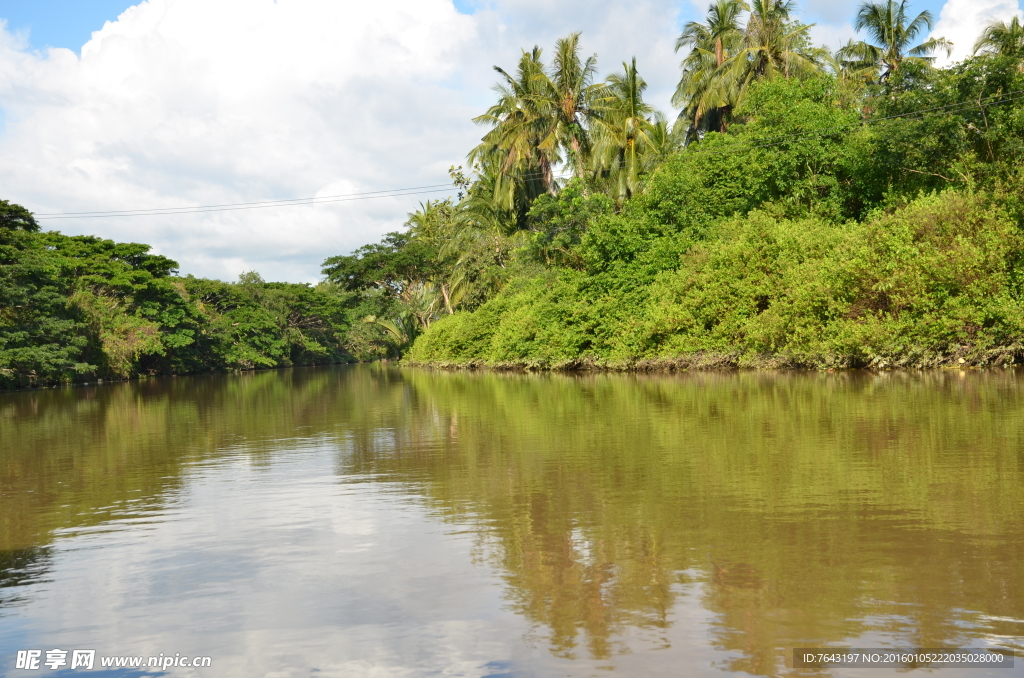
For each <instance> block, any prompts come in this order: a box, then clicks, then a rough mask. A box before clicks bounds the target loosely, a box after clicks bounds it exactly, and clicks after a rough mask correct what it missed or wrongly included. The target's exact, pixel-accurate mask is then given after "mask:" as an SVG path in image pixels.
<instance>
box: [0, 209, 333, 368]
mask: <svg viewBox="0 0 1024 678" xmlns="http://www.w3.org/2000/svg"><path fill="white" fill-rule="evenodd" d="M149 249H150V248H149V247H148V246H147V245H139V244H134V243H115V242H112V241H109V240H102V239H100V238H95V237H89V236H74V237H69V236H64V235H61V234H59V233H55V232H49V233H40V232H38V227H37V226H36V224H35V222H34V220H32V218H31V215H30V214H28V212H27V211H25V210H24V209H23V208H21V207H19V206H16V205H9V204H8V203H2V204H0V388H17V387H25V386H38V385H47V384H56V383H67V382H73V381H88V380H94V379H103V378H107V379H110V378H125V377H131V376H136V375H145V374H182V373H189V372H201V371H215V370H230V369H252V368H255V367H276V366H284V365H304V364H315V363H326V362H341V361H348V360H352V359H353V358H352V355H351V353H350V352H349V351H348V350H347V349H346V348H345V344H346V341H347V333H348V330H349V327H350V325H351V321H350V317H351V313H352V311H351V306H352V304H351V299H350V296H346V295H343V294H339V293H338V292H337V291H335V290H333V289H332V288H331V287H330V286H321V287H317V288H314V287H309V286H307V285H295V284H287V283H264V282H263V281H262V280H261V279H260V278H259V276H258V275H255V274H252V273H250V274H245V275H243V276H242V278H241V280H240V281H239V282H238V283H236V284H229V283H223V282H219V281H215V280H203V279H198V278H193V277H191V276H190V277H187V278H179V277H175V276H173V275H172V274H173V273H174V271H175V269H176V268H177V264H176V263H175V262H173V261H171V260H170V259H167V258H166V257H162V256H159V255H154V254H150V253H149Z"/></svg>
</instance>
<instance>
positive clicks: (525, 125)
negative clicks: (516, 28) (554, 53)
mask: <svg viewBox="0 0 1024 678" xmlns="http://www.w3.org/2000/svg"><path fill="white" fill-rule="evenodd" d="M494 70H496V71H497V72H498V73H499V74H501V77H502V81H503V82H499V83H498V84H497V85H495V87H494V90H495V92H497V93H498V103H496V104H494V105H493V106H491V108H490V109H488V111H487V112H486V113H485V114H483V115H481V116H479V117H476V118H474V119H473V122H475V123H477V124H478V125H490V127H491V130H490V131H489V132H487V134H485V135H484V137H483V140H482V142H481V143H480V144H479V145H478V146H477V147H476V148H474V149H473V150H472V151H470V153H469V161H470V164H471V165H476V166H487V167H489V168H493V169H494V170H495V172H494V179H495V185H494V195H495V197H496V198H497V199H498V200H499V201H500V202H501V203H502V204H503V205H504V206H505V207H506V208H512V207H513V205H514V204H515V202H516V199H517V197H519V196H521V195H523V194H526V195H527V196H528V197H529V199H531V200H532V199H533V198H534V197H536V196H537V195H540V194H541V193H543V192H544V191H548V192H550V193H554V191H555V179H554V172H553V168H554V166H556V165H557V164H558V163H559V162H561V160H562V158H561V156H560V155H559V147H558V144H557V143H555V142H554V140H553V130H552V125H551V119H552V115H551V106H550V102H549V100H548V99H547V97H545V96H544V93H545V92H544V90H545V80H546V79H547V77H546V75H545V73H544V64H543V63H542V62H541V49H540V48H539V47H534V48H533V51H531V52H525V51H524V52H523V55H522V57H521V58H520V59H519V65H518V68H517V69H516V74H515V76H514V77H513V76H512V75H510V74H509V73H507V72H506V71H505V70H503V69H502V68H500V67H498V66H495V67H494Z"/></svg>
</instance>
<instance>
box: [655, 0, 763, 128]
mask: <svg viewBox="0 0 1024 678" xmlns="http://www.w3.org/2000/svg"><path fill="white" fill-rule="evenodd" d="M749 9H750V8H749V6H748V5H747V4H746V3H745V2H744V1H743V0H717V1H716V2H715V3H713V4H712V5H710V6H709V7H708V16H707V23H700V22H697V21H690V22H689V23H687V24H686V25H685V26H684V27H683V32H682V33H681V34H680V36H679V38H678V39H677V40H676V51H677V52H678V51H679V50H680V49H682V48H684V47H688V48H690V52H689V53H688V54H687V56H686V59H685V60H684V61H683V63H682V69H683V75H682V78H680V80H679V85H678V86H677V87H676V91H675V94H674V95H673V96H672V103H673V104H674V105H675V106H678V107H679V108H681V109H683V110H682V112H681V113H680V117H682V118H685V119H686V120H688V121H689V123H690V126H691V128H693V129H698V128H704V129H718V130H719V131H721V132H724V131H725V126H726V117H727V116H728V114H729V111H730V110H731V109H732V107H733V106H734V105H735V104H736V99H737V94H738V89H737V88H736V87H735V86H733V85H734V83H732V82H730V81H729V79H728V78H725V77H722V75H723V74H722V72H721V70H722V66H723V65H724V64H725V62H726V61H728V60H729V59H730V58H732V57H733V56H735V54H736V53H737V52H738V51H739V50H740V49H742V46H743V26H742V25H741V24H740V16H741V14H742V13H743V12H745V11H748V10H749ZM705 121H706V124H704V125H702V124H701V123H702V122H705Z"/></svg>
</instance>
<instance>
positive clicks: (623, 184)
mask: <svg viewBox="0 0 1024 678" xmlns="http://www.w3.org/2000/svg"><path fill="white" fill-rule="evenodd" d="M622 67H623V73H622V74H618V73H613V74H612V75H609V76H608V78H607V86H606V89H605V91H606V95H605V96H604V97H603V106H602V115H601V117H600V119H599V121H598V124H597V125H596V126H595V129H596V132H597V134H596V136H597V139H598V143H597V149H596V153H595V154H594V157H595V165H596V167H595V169H598V170H603V171H605V172H607V174H608V177H609V178H610V179H611V180H612V185H613V196H614V197H615V199H616V201H618V202H619V203H620V204H621V201H622V200H623V199H625V198H628V197H630V196H631V195H632V194H633V193H635V192H636V191H637V189H638V188H639V185H640V176H641V174H642V173H643V170H644V169H645V165H646V163H645V159H646V158H648V157H650V156H651V155H653V154H657V153H658V152H659V151H660V150H661V149H660V148H659V141H660V140H661V134H660V130H659V128H658V127H657V125H656V122H655V121H654V120H652V119H653V118H654V116H655V111H654V108H653V107H652V106H651V105H650V104H647V103H646V102H645V101H644V99H643V93H644V90H646V89H647V83H646V82H644V79H643V78H641V77H640V74H639V73H637V70H636V57H633V61H632V62H631V63H629V64H627V63H623V64H622Z"/></svg>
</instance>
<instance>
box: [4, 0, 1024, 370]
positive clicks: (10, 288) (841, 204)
mask: <svg viewBox="0 0 1024 678" xmlns="http://www.w3.org/2000/svg"><path fill="white" fill-rule="evenodd" d="M931 24H932V18H931V16H930V15H929V14H928V13H927V12H922V13H919V14H914V13H913V12H912V11H911V9H910V7H909V5H908V4H907V2H906V1H903V2H894V1H892V0H884V1H883V2H880V3H877V4H872V3H865V4H864V5H862V6H861V7H860V9H859V10H858V13H857V15H856V18H855V25H856V26H857V28H858V29H859V30H861V31H862V33H863V35H865V36H866V38H867V40H865V41H861V42H855V41H851V42H849V43H848V44H846V45H845V46H843V47H842V48H841V49H839V50H838V51H836V52H830V51H829V50H827V49H825V48H824V47H818V46H814V45H813V44H812V41H811V39H810V36H809V32H808V28H809V27H808V26H807V25H805V24H803V23H802V22H801V21H800V20H799V17H798V16H797V15H796V13H795V8H794V5H793V3H791V2H786V1H782V0H754V1H753V2H752V3H751V4H749V5H748V4H746V3H744V2H742V0H716V2H715V3H714V4H712V5H711V6H710V7H709V10H708V15H707V17H706V19H705V20H704V21H697V22H691V23H689V24H687V25H686V26H684V27H683V30H682V32H681V34H680V36H679V39H678V42H677V48H678V50H679V51H680V53H681V56H682V62H681V76H680V81H679V83H678V87H677V89H676V92H675V97H674V99H673V103H674V105H675V106H677V108H678V113H677V114H673V115H672V116H668V115H665V114H663V113H661V112H659V111H656V110H655V109H654V108H653V107H652V106H651V105H650V104H649V103H648V102H647V101H645V99H644V95H645V92H646V89H647V85H646V83H645V81H644V80H643V78H642V76H641V74H640V70H639V67H638V64H637V62H636V60H635V59H633V60H630V61H628V62H625V63H623V64H622V66H621V69H619V70H617V71H615V72H613V73H611V74H609V75H608V76H607V77H605V78H604V79H603V80H602V79H599V78H598V72H599V71H598V68H599V66H598V62H597V58H596V56H589V57H588V56H585V55H584V53H583V49H582V46H581V36H580V35H579V34H572V35H569V36H567V37H565V38H563V39H561V40H559V41H558V42H557V43H556V45H555V49H554V51H553V53H552V54H550V55H549V54H546V53H545V52H544V51H543V50H542V49H541V48H539V47H535V48H533V49H532V50H528V51H524V52H523V53H522V56H521V58H520V60H519V62H518V63H517V64H516V65H515V67H514V68H512V69H507V70H506V69H504V68H497V67H496V71H497V75H498V84H497V85H496V86H495V95H496V99H495V103H494V105H493V106H492V107H491V108H490V109H489V110H487V111H485V112H483V114H482V115H480V116H479V117H477V118H476V119H475V122H476V123H477V124H479V125H480V126H481V127H482V129H483V132H484V134H483V136H482V139H481V142H480V143H479V145H477V146H476V147H475V148H473V149H470V151H469V153H468V155H467V161H466V163H467V164H466V166H465V167H453V168H452V169H451V176H452V180H453V182H454V189H453V192H454V193H456V196H454V197H452V198H449V199H445V200H438V201H428V202H426V203H425V204H423V205H421V207H420V209H419V210H417V211H415V212H414V213H412V214H411V215H410V217H409V220H408V222H407V224H406V229H405V230H403V231H399V232H395V233H391V234H388V235H387V236H385V237H384V238H383V240H382V241H381V242H379V243H374V244H370V245H367V246H364V247H362V248H360V249H358V250H356V251H355V252H353V253H352V254H349V255H343V256H335V257H330V258H328V259H327V260H326V261H325V262H324V266H323V273H324V276H325V279H324V282H322V283H321V284H319V285H317V286H307V285H294V284H286V283H267V282H264V281H263V280H262V279H261V278H260V277H259V276H258V275H257V274H255V273H249V274H245V275H243V277H242V278H241V279H240V280H239V281H238V282H236V283H223V282H219V281H212V280H203V279H197V278H193V277H190V276H189V277H178V276H176V275H175V269H176V267H177V265H176V264H175V262H173V261H170V260H169V259H166V258H164V257H161V256H158V255H153V254H150V253H149V248H148V247H147V246H145V245H137V244H118V243H113V242H110V241H105V240H102V239H99V238H91V237H82V236H75V237H68V236H63V235H60V234H58V233H41V232H39V229H38V225H37V224H36V223H35V221H34V220H33V218H32V215H31V214H30V213H28V212H27V211H25V210H24V209H22V208H20V207H18V206H17V205H11V204H8V203H2V207H0V295H2V298H0V387H3V388H10V387H21V386H31V385H42V384H50V383H60V382H70V381H88V380H92V379H97V378H116V377H129V376H134V375H139V374H179V373H188V372H200V371H212V370H230V369H253V368H261V367H276V366H286V365H301V364H316V363H326V362H346V361H366V360H375V359H380V358H389V357H398V356H400V355H401V356H404V358H405V359H406V360H407V361H409V362H413V363H419V364H431V365H465V366H471V365H489V366H516V367H537V368H553V367H567V368H568V367H582V366H588V365H594V366H605V367H612V368H616V367H619V368H644V367H652V368H653V367H687V366H744V365H749V366H772V365H774V366H800V367H813V368H831V367H858V366H878V367H885V366H938V365H944V364H977V365H989V364H1008V363H1014V362H1019V361H1020V360H1021V358H1022V357H1024V313H1022V310H1024V308H1022V293H1024V291H1022V284H1024V283H1022V280H1024V240H1022V231H1021V229H1022V227H1024V194H1022V187H1024V176H1022V173H1021V167H1022V161H1024V142H1022V141H1021V140H1022V138H1024V135H1022V132H1024V32H1022V29H1021V27H1020V25H1019V22H1017V20H1016V19H1014V20H1012V21H1010V22H1009V23H999V22H996V23H994V24H992V25H990V26H989V27H988V28H987V29H986V30H985V31H984V32H983V34H982V35H981V36H979V39H978V42H977V43H976V44H975V45H974V56H972V57H971V58H968V59H966V60H964V61H963V62H960V63H957V64H954V65H952V66H950V67H947V68H941V69H940V68H935V67H934V59H935V55H936V54H941V53H942V52H943V51H948V49H949V48H950V45H949V43H948V42H947V41H945V40H943V39H941V38H926V36H927V33H928V30H929V29H930V28H931Z"/></svg>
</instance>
